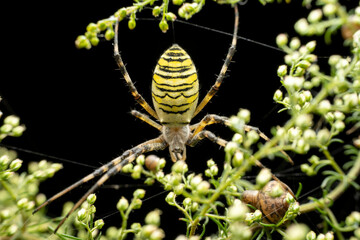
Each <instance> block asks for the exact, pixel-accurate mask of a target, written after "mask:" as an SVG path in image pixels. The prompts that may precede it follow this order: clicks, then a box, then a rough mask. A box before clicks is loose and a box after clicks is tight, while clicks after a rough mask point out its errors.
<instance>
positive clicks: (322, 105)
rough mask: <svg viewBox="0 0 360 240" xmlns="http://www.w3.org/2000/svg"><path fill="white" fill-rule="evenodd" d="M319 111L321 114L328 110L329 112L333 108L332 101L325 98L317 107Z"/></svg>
mask: <svg viewBox="0 0 360 240" xmlns="http://www.w3.org/2000/svg"><path fill="white" fill-rule="evenodd" d="M317 110H318V112H319V113H321V114H326V113H327V112H329V111H330V110H331V103H330V101H329V100H327V99H325V100H322V101H321V102H320V103H319V105H318V108H317Z"/></svg>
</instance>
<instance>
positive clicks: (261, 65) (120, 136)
mask: <svg viewBox="0 0 360 240" xmlns="http://www.w3.org/2000/svg"><path fill="white" fill-rule="evenodd" d="M295 2H296V3H295ZM130 4H131V3H130V1H111V2H107V3H106V4H102V3H94V4H91V3H87V2H86V3H84V2H83V1H81V2H80V1H79V2H75V3H74V2H70V1H68V2H67V1H61V2H60V1H59V2H51V3H41V4H40V3H37V2H26V3H21V4H14V5H12V6H6V7H5V8H3V11H6V12H7V13H10V14H9V16H10V17H6V18H5V19H3V20H2V22H3V29H2V36H3V40H5V44H2V51H1V52H2V53H3V54H2V60H3V64H2V66H3V67H2V72H3V75H2V80H1V86H0V94H1V96H2V98H3V101H2V103H1V109H2V111H3V112H4V113H5V114H16V115H18V116H20V117H21V121H22V123H24V124H25V125H26V127H27V130H26V132H25V134H24V136H23V137H21V138H20V139H8V140H6V141H4V142H3V143H4V144H7V145H10V146H17V147H21V148H24V149H26V150H32V151H35V152H39V153H42V154H48V155H50V156H55V157H58V158H64V159H67V160H69V162H64V161H62V160H60V159H54V158H51V157H50V156H49V157H47V159H48V160H50V161H54V162H61V163H63V165H64V169H63V170H61V172H59V173H58V174H56V175H55V177H54V178H53V179H51V180H48V181H47V182H46V183H45V184H43V185H42V189H41V191H42V192H44V193H46V195H47V196H48V197H50V196H51V195H52V194H55V193H57V192H58V191H59V190H61V189H63V188H64V187H66V186H68V185H70V184H71V183H73V182H74V181H76V180H78V179H80V178H82V177H83V176H85V175H86V174H88V173H90V172H91V171H92V169H94V168H97V167H99V166H101V165H102V164H104V163H106V162H108V161H110V160H111V159H113V158H114V157H117V156H118V155H120V154H121V153H122V152H123V151H125V150H126V149H129V148H131V147H133V146H135V145H137V144H139V143H141V142H143V141H145V140H148V139H151V138H154V137H156V136H158V134H159V133H158V131H157V130H156V129H154V128H152V127H151V126H148V125H147V124H145V123H143V122H141V121H140V120H136V119H134V117H133V116H132V115H131V114H130V110H131V109H137V110H140V111H142V112H145V111H144V110H142V109H141V107H140V106H139V105H138V104H136V103H135V102H134V99H133V98H132V96H131V94H130V93H129V91H128V88H127V86H126V85H125V84H124V80H123V79H122V76H121V73H120V71H118V70H117V66H116V64H115V61H114V59H113V47H112V42H108V41H105V40H104V39H101V42H100V44H99V46H98V47H94V48H93V49H91V50H78V49H76V48H75V45H74V41H75V39H76V37H77V36H78V35H80V34H83V33H84V32H85V28H86V26H87V24H88V23H90V22H96V21H98V20H100V19H103V18H107V17H108V16H110V15H111V14H113V13H114V12H115V11H116V10H117V9H119V8H120V7H123V6H128V5H130ZM239 10H240V27H239V35H240V36H241V37H244V38H248V39H251V40H254V41H259V42H261V43H265V44H268V45H270V46H276V44H275V38H276V36H277V34H278V33H282V32H287V33H289V35H290V36H294V30H293V24H294V23H295V21H296V20H297V19H299V18H300V17H304V16H306V15H305V14H306V12H307V11H308V10H306V9H305V8H301V3H300V1H294V3H292V4H289V5H287V4H284V3H283V4H270V5H267V6H265V7H263V6H262V5H261V4H260V3H258V2H257V1H249V2H248V3H247V4H245V5H244V6H240V8H239ZM150 15H151V10H149V9H144V11H143V12H142V13H140V14H138V15H137V17H138V18H140V19H139V20H138V21H137V27H136V28H135V30H132V31H130V30H128V28H127V22H126V21H124V22H122V23H121V25H120V47H119V48H120V51H121V54H122V57H123V60H124V62H125V63H126V65H127V69H128V72H129V74H130V76H131V77H132V80H133V81H134V82H135V85H136V87H137V88H138V91H139V92H140V93H141V94H142V95H143V96H144V97H145V99H147V100H148V102H149V103H150V105H152V102H151V97H150V87H151V85H150V84H151V77H152V71H153V69H154V67H155V65H156V62H157V60H158V58H159V57H160V55H161V54H162V53H163V51H164V50H166V49H167V48H168V47H169V46H170V45H171V44H172V43H173V42H174V39H175V41H176V42H177V43H178V44H179V45H181V46H182V47H183V48H184V49H185V50H186V51H187V52H188V53H189V55H190V56H191V57H192V58H193V61H194V63H195V65H196V67H197V69H198V74H199V80H200V86H201V89H200V98H201V96H204V95H205V94H206V91H207V90H208V89H209V88H210V86H211V85H212V84H213V83H214V81H215V79H216V76H217V74H218V73H219V72H220V68H221V66H222V64H223V60H224V59H225V56H226V53H227V49H228V47H229V46H230V42H231V36H227V35H224V34H219V33H216V32H213V31H209V30H204V29H201V28H199V27H196V26H190V25H185V24H182V23H179V22H175V24H174V29H175V31H173V30H172V27H171V25H170V30H169V31H168V33H166V34H163V33H162V32H161V31H160V30H159V28H158V21H148V20H141V18H146V17H150ZM233 18H234V16H233V10H232V9H231V8H230V7H229V6H225V5H223V6H219V5H216V4H215V3H213V2H212V1H209V2H207V4H206V5H205V7H204V9H203V11H201V12H200V13H199V14H197V15H195V16H194V17H193V18H192V19H191V20H190V22H191V23H194V24H198V25H200V26H205V27H209V28H211V29H217V30H221V31H224V32H227V33H231V32H232V29H233ZM338 40H339V39H338ZM336 42H337V38H335V44H336ZM318 43H319V45H323V40H322V39H321V38H319V39H318ZM342 50H343V49H342V48H341V46H340V48H339V49H338V48H333V47H332V48H331V49H330V50H329V49H328V48H324V47H319V51H318V53H319V55H322V56H325V57H326V56H330V55H331V54H332V53H341V51H342ZM283 57H284V53H282V52H281V51H278V50H274V49H271V48H269V47H264V46H260V45H259V44H256V43H252V42H249V41H245V40H242V39H239V41H238V46H237V52H236V54H235V56H234V58H233V63H232V64H231V65H230V72H229V74H228V75H229V77H227V78H226V79H225V81H224V83H223V85H222V86H221V89H220V91H219V93H218V94H217V95H216V96H215V97H214V98H213V100H212V101H211V103H210V104H209V105H208V106H206V108H205V109H204V110H203V111H202V112H201V113H200V114H199V115H198V116H197V117H196V118H195V119H194V122H196V121H199V120H200V119H201V117H202V116H204V115H205V114H206V113H216V114H219V115H225V116H230V115H233V114H236V113H237V111H238V109H239V108H247V109H249V110H250V111H251V114H252V119H251V122H250V123H251V125H253V126H257V127H259V128H260V129H261V130H263V131H264V132H265V133H266V134H268V135H270V128H271V126H276V125H279V124H283V123H284V121H285V119H286V113H285V112H284V113H281V114H277V111H278V110H279V106H277V105H276V104H275V103H274V102H273V100H272V97H273V93H274V92H275V90H276V89H278V88H279V87H280V81H279V78H278V77H277V76H276V70H277V67H278V66H279V65H280V64H283ZM320 61H323V62H327V59H326V58H324V59H320ZM209 129H210V130H212V131H214V133H216V134H217V135H219V136H222V137H223V138H225V139H230V138H231V136H232V133H231V131H230V130H228V129H226V128H224V127H223V126H211V127H209ZM19 155H20V158H21V159H23V160H24V162H25V163H27V162H29V161H31V160H36V161H38V160H40V159H42V158H43V157H41V156H37V155H34V154H28V153H25V152H23V151H19ZM158 155H159V156H162V157H165V158H166V159H167V160H169V155H168V150H165V151H163V152H159V153H158ZM223 156H224V153H223V149H221V148H219V147H218V146H215V145H214V144H213V143H211V142H209V141H208V140H204V141H203V142H202V143H201V144H199V146H197V147H196V148H193V149H188V153H187V163H188V164H189V169H191V170H192V171H197V172H201V171H202V169H204V168H205V166H206V160H208V159H210V158H214V160H215V161H216V162H217V163H218V164H219V165H221V163H222V161H223ZM78 163H79V164H78ZM265 163H266V162H265ZM80 164H85V165H88V166H82V165H80ZM268 164H269V165H272V166H275V167H276V169H275V170H274V171H275V172H276V171H281V170H283V169H286V168H290V166H289V165H288V164H286V163H281V160H277V162H275V163H268ZM24 165H26V164H24ZM169 165H171V164H169ZM257 171H258V170H255V171H254V172H255V173H256V172H257ZM292 172H293V176H295V177H293V178H289V176H284V178H283V179H284V181H285V182H287V183H288V184H289V185H290V186H291V187H294V188H295V189H296V188H297V182H298V181H299V179H300V180H304V179H302V178H300V177H299V176H300V175H301V173H300V170H299V169H298V168H296V167H295V168H292ZM113 184H115V185H118V186H120V187H121V188H120V189H119V190H117V189H114V188H112V187H111V185H113ZM141 184H142V181H133V180H132V179H131V178H130V177H128V176H121V175H118V176H115V177H113V178H112V179H111V180H109V182H108V183H107V184H106V185H105V187H104V188H103V189H101V190H99V191H97V195H98V199H99V200H98V204H96V206H97V208H98V213H97V217H99V218H101V217H105V218H104V221H105V223H106V224H108V226H110V225H115V226H120V222H119V217H118V214H116V213H115V215H113V216H110V217H106V216H107V215H108V214H109V213H112V212H114V211H115V210H116V209H115V205H116V202H117V201H118V199H119V198H120V197H121V196H122V195H125V196H127V197H131V193H132V192H133V191H134V190H135V189H136V187H138V185H140V186H141ZM90 185H91V184H85V185H84V186H83V187H80V188H79V189H77V190H74V191H72V192H71V193H69V194H68V195H67V196H64V197H63V198H62V199H59V200H57V201H56V202H55V203H53V204H51V205H50V206H49V215H50V216H53V217H55V216H58V215H59V213H60V207H61V204H63V203H64V202H65V201H67V200H71V201H76V200H77V199H78V198H79V197H80V196H81V194H83V193H84V192H85V191H86V189H88V188H89V186H90ZM141 187H144V186H141ZM312 187H314V186H312ZM145 188H146V187H145ZM146 189H147V191H148V194H147V197H152V196H153V197H152V198H151V199H149V200H146V201H144V208H145V209H146V211H147V210H150V209H153V208H163V206H164V205H165V202H164V198H165V196H166V193H163V194H162V195H160V196H154V194H157V193H160V192H161V191H162V190H161V188H159V187H156V186H154V187H151V188H146ZM319 194H320V195H321V193H319ZM174 214H175V217H174ZM136 216H137V215H136V213H135V216H134V218H135V219H136ZM180 216H181V215H180V214H179V213H177V212H176V211H175V212H174V211H173V212H171V213H170V212H168V211H165V212H164V213H163V221H164V222H165V221H168V219H171V221H172V222H173V225H174V226H175V225H176V226H177V232H172V231H170V232H167V236H168V239H171V238H172V237H171V236H174V235H175V236H176V235H177V233H179V232H180V233H185V224H177V223H178V222H177V218H178V217H180ZM165 219H166V220H165ZM136 220H137V221H142V219H141V218H139V219H136ZM163 227H164V229H165V230H169V228H171V227H172V226H171V224H170V226H167V225H165V224H164V226H163ZM172 234H173V235H172Z"/></svg>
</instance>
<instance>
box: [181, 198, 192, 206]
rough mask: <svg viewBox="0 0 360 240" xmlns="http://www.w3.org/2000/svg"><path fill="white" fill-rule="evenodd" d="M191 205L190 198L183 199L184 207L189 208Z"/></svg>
mask: <svg viewBox="0 0 360 240" xmlns="http://www.w3.org/2000/svg"><path fill="white" fill-rule="evenodd" d="M191 203H192V200H191V198H185V199H184V200H183V205H184V207H190V206H191Z"/></svg>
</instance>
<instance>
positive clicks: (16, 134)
mask: <svg viewBox="0 0 360 240" xmlns="http://www.w3.org/2000/svg"><path fill="white" fill-rule="evenodd" d="M25 129H26V128H25V127H24V126H16V127H14V128H13V129H12V131H11V135H12V136H13V137H20V136H21V135H22V134H23V132H24V131H25Z"/></svg>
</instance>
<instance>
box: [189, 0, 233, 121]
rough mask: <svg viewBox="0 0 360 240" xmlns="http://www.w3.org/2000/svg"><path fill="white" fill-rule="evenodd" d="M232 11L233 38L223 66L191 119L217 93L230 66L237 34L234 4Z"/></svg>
mask: <svg viewBox="0 0 360 240" xmlns="http://www.w3.org/2000/svg"><path fill="white" fill-rule="evenodd" d="M234 11H235V22H234V32H233V38H232V42H231V46H230V48H229V51H228V53H227V55H226V59H225V62H224V65H223V66H222V68H221V71H220V74H219V76H218V78H217V79H216V81H215V84H214V85H213V86H212V87H211V88H210V90H209V92H208V93H207V94H206V96H205V97H204V99H203V100H202V101H201V103H200V104H199V105H198V106H197V107H196V109H195V112H194V114H193V117H195V116H196V115H197V114H198V113H199V112H200V111H201V110H202V109H203V108H204V107H205V106H206V104H208V102H209V101H210V100H211V98H212V97H213V96H214V95H215V94H216V93H217V91H218V90H219V88H220V85H221V83H222V81H223V80H224V77H225V74H226V71H227V69H228V67H229V65H230V62H231V59H232V57H233V56H234V54H235V48H236V43H237V33H238V27H239V11H238V8H237V5H236V4H234Z"/></svg>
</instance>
